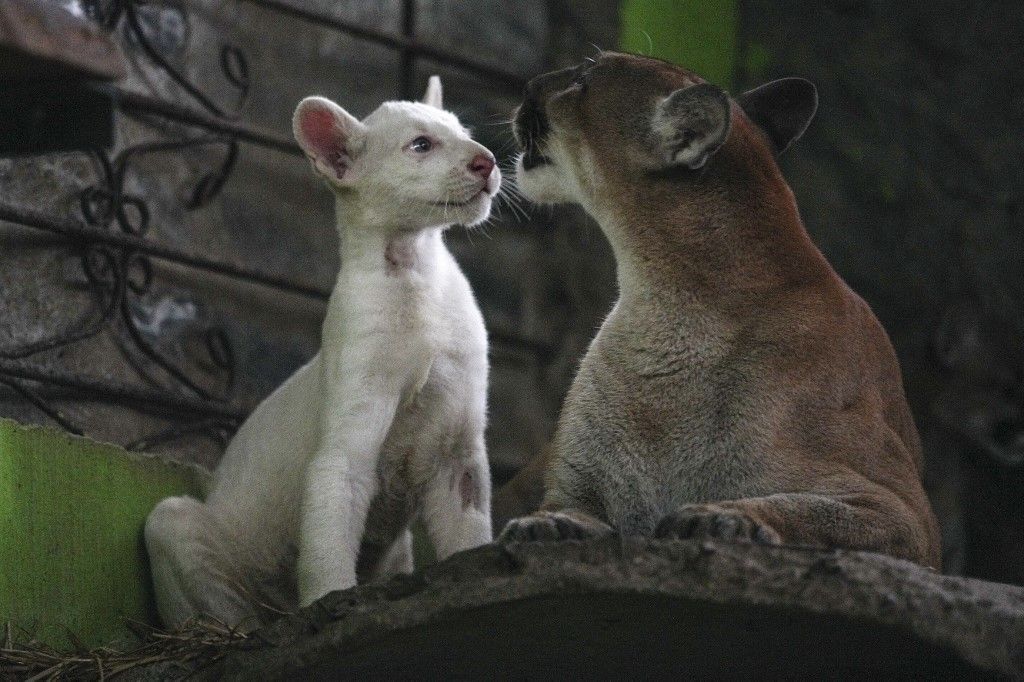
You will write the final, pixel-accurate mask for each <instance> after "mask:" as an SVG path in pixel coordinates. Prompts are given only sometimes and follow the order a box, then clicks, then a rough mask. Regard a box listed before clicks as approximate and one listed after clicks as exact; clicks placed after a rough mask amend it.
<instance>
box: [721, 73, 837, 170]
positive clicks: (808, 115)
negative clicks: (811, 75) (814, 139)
mask: <svg viewBox="0 0 1024 682" xmlns="http://www.w3.org/2000/svg"><path fill="white" fill-rule="evenodd" d="M736 101H737V102H738V103H739V105H740V107H742V108H743V111H745V112H746V114H747V117H749V118H750V120H751V121H753V122H754V123H756V124H757V125H759V126H760V127H761V129H762V130H764V132H765V133H766V134H767V135H768V139H769V140H771V142H772V144H773V145H774V146H775V152H776V153H777V154H781V153H782V152H784V151H786V150H787V149H789V146H790V145H791V144H793V143H794V142H796V141H797V140H798V139H799V138H800V136H801V135H803V134H804V131H805V130H807V126H809V125H810V124H811V119H812V118H814V112H816V111H817V110H818V89H817V88H815V87H814V83H811V82H810V81H808V80H804V79H803V78H780V79H779V80H777V81H772V82H771V83H765V84H764V85H762V86H761V87H759V88H754V89H753V90H749V91H747V92H745V93H743V94H742V95H740V96H739V97H737V98H736Z"/></svg>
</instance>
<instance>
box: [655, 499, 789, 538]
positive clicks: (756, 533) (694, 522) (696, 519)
mask: <svg viewBox="0 0 1024 682" xmlns="http://www.w3.org/2000/svg"><path fill="white" fill-rule="evenodd" d="M654 536H655V537H658V538H669V539H686V538H717V539H719V540H728V541H737V540H738V541H740V542H754V543H757V544H759V545H778V544H781V543H782V538H781V537H779V534H778V533H776V532H775V530H774V529H773V528H771V527H769V526H765V525H763V524H760V523H758V522H757V521H755V520H754V519H752V518H750V517H749V516H747V515H746V514H744V513H743V512H741V511H737V510H735V509H728V508H725V507H719V506H717V505H713V504H689V505H685V506H683V507H680V508H679V509H678V510H676V511H675V512H673V513H671V514H669V515H668V516H666V517H665V518H663V519H662V520H661V522H660V523H658V527H657V528H656V529H655V530H654Z"/></svg>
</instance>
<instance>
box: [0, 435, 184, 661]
mask: <svg viewBox="0 0 1024 682" xmlns="http://www.w3.org/2000/svg"><path fill="white" fill-rule="evenodd" d="M201 480H202V474H201V473H200V472H199V471H198V470H196V469H192V468H189V467H184V466H177V465H172V464H169V463H167V462H164V461H162V460H160V459H158V458H155V457H151V456H146V455H140V454H135V453H129V452H127V451H125V450H123V449H121V448H118V447H116V446H112V445H104V444H101V443H96V442H94V441H91V440H88V439H85V438H77V437H73V436H69V435H66V434H64V433H59V432H57V431H54V430H52V429H44V428H40V427H25V426H20V425H18V424H16V423H15V422H12V421H9V420H0V622H2V621H4V620H10V621H12V623H14V624H15V625H16V626H19V627H22V628H25V629H27V630H28V631H29V632H33V633H34V634H35V636H37V637H38V638H40V639H42V640H44V641H47V642H49V643H50V644H52V645H54V646H62V645H63V644H64V643H65V637H66V632H68V631H70V632H73V633H74V634H75V635H76V636H77V637H78V638H79V639H81V641H83V642H84V643H86V644H89V645H101V644H105V643H108V642H109V641H111V640H112V639H115V638H118V637H120V636H123V635H124V634H125V632H126V631H125V629H124V626H123V623H124V619H125V618H131V619H134V620H139V621H143V622H155V620H154V618H155V614H154V612H153V607H152V594H151V590H150V586H149V569H148V564H147V561H146V555H145V550H144V547H143V544H142V527H143V523H144V522H145V518H146V515H147V514H148V513H149V512H150V510H151V509H152V508H153V507H154V506H155V505H156V503H157V502H158V501H159V500H161V499H163V498H164V497H167V496H169V495H176V494H181V493H189V494H193V495H195V494H198V493H199V491H200V485H201Z"/></svg>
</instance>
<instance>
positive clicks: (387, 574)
mask: <svg viewBox="0 0 1024 682" xmlns="http://www.w3.org/2000/svg"><path fill="white" fill-rule="evenodd" d="M414 567H415V566H414V562H413V532H412V531H411V530H409V529H408V528H407V529H406V530H402V531H401V532H399V534H398V537H397V538H395V539H394V542H393V543H391V547H390V548H389V549H388V551H387V553H386V554H385V555H384V556H383V558H381V560H380V563H378V564H377V567H376V568H375V569H374V574H373V577H374V579H377V580H387V579H389V578H391V577H393V576H398V574H400V573H411V572H413V569H414Z"/></svg>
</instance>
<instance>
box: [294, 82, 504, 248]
mask: <svg viewBox="0 0 1024 682" xmlns="http://www.w3.org/2000/svg"><path fill="white" fill-rule="evenodd" d="M292 128H293V130H294V133H295V139H296V140H297V141H298V143H299V146H300V147H302V150H303V151H304V152H305V153H306V156H307V157H309V160H310V162H311V163H312V164H313V170H315V171H316V172H317V174H319V175H320V177H321V178H323V180H324V181H325V182H326V183H327V186H328V187H330V188H331V189H332V190H334V192H335V193H336V194H338V195H339V196H341V197H343V198H344V199H345V201H346V202H348V203H349V204H351V205H352V206H353V207H354V208H356V209H357V210H359V211H360V212H361V214H362V215H363V216H364V217H365V218H366V219H367V220H368V221H372V222H374V223H378V224H380V225H382V226H385V227H389V228H397V229H402V230H408V229H420V228H425V227H434V226H447V225H451V224H454V223H462V224H465V225H473V224H476V223H479V222H480V221H482V220H484V219H486V218H487V216H488V215H489V214H490V211H491V200H492V199H493V197H494V196H495V194H497V192H498V189H499V187H500V186H501V171H499V170H498V166H497V165H496V164H495V161H494V155H493V154H491V152H489V151H488V150H487V148H486V147H484V146H483V145H482V144H480V143H478V142H474V141H473V140H472V139H471V138H470V135H469V132H468V131H467V130H466V129H465V128H464V127H462V124H460V123H459V120H458V119H457V118H456V117H455V115H454V114H452V113H450V112H447V111H444V110H443V109H442V108H441V80H440V79H439V78H438V77H437V76H431V78H430V82H429V85H428V86H427V92H426V94H425V95H424V97H423V101H422V102H385V103H384V104H382V105H380V107H378V108H377V110H376V111H374V112H373V113H372V114H370V115H369V116H367V117H366V118H365V119H364V120H363V121H359V120H357V119H356V118H355V117H353V116H352V115H350V114H349V113H348V112H346V111H345V110H344V109H342V108H341V107H339V106H338V105H337V104H335V103H334V102H332V101H330V100H328V99H324V98H323V97H307V98H306V99H304V100H302V101H301V102H300V103H299V106H298V108H297V109H296V110H295V116H294V117H293V119H292Z"/></svg>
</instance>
